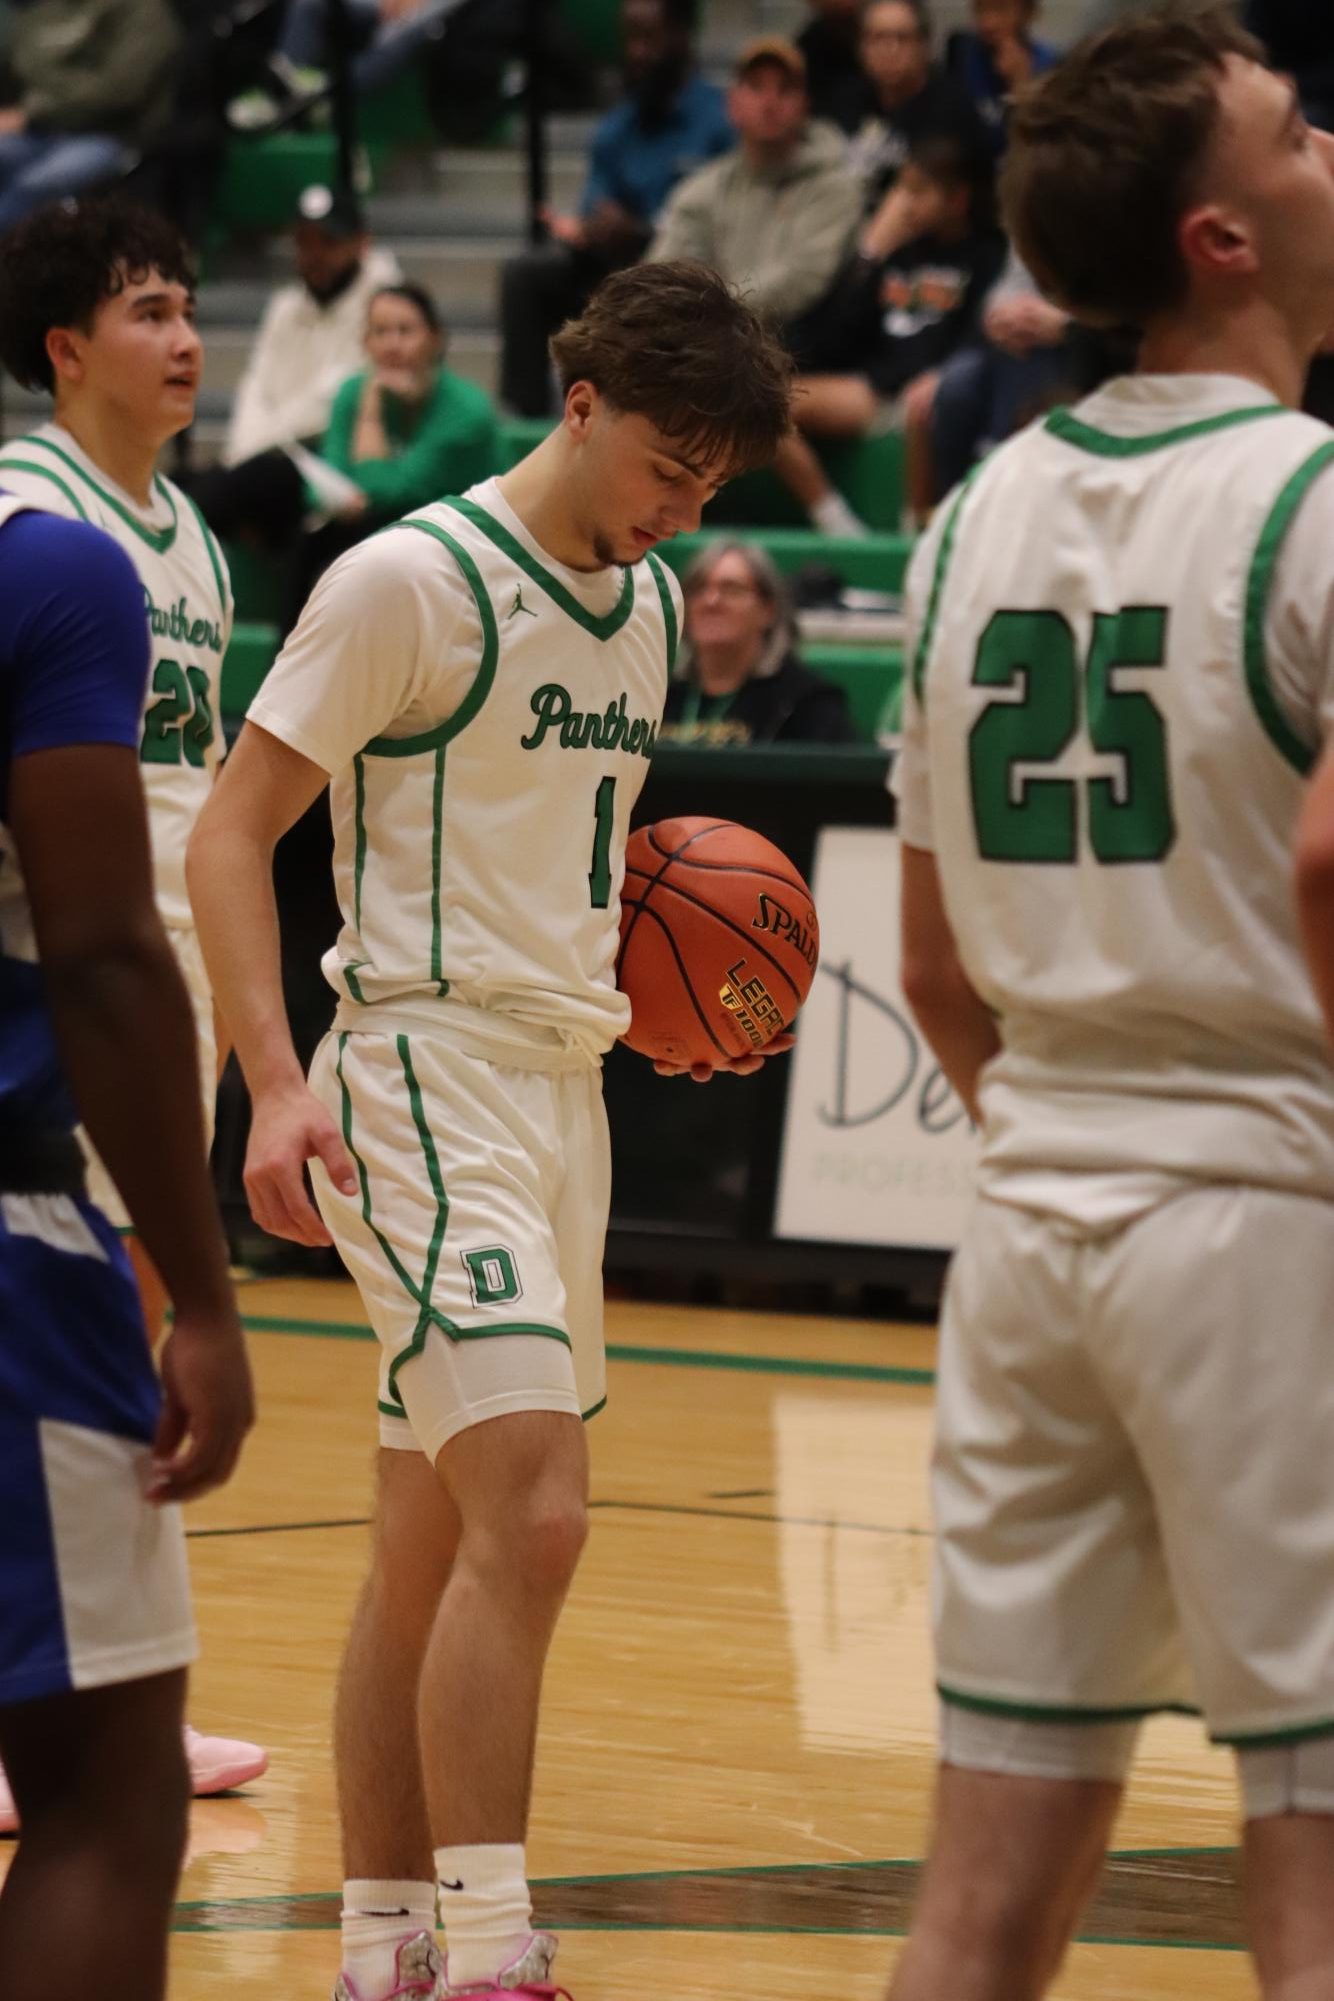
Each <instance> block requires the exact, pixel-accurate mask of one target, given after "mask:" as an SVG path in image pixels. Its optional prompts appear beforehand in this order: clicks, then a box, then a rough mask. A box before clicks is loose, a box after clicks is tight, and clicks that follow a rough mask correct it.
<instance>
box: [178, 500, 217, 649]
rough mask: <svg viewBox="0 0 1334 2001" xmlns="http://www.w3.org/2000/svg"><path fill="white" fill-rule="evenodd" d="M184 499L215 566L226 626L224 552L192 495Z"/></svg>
mask: <svg viewBox="0 0 1334 2001" xmlns="http://www.w3.org/2000/svg"><path fill="white" fill-rule="evenodd" d="M179 490H180V489H173V491H179ZM182 497H183V499H184V501H185V504H186V506H187V507H188V508H189V510H190V512H191V513H192V514H193V515H194V517H195V520H196V521H197V522H198V523H199V533H200V534H201V536H202V537H203V540H204V547H205V548H206V549H207V550H208V559H209V562H210V563H211V564H212V565H213V581H214V583H215V584H216V585H217V587H218V604H219V606H220V608H221V611H222V622H223V624H224V626H225V625H226V623H227V601H228V597H229V591H228V587H227V573H226V568H225V566H224V563H223V555H222V550H221V549H220V548H219V546H218V541H217V537H216V536H215V535H214V533H213V530H212V529H211V528H210V527H209V525H208V523H207V521H205V519H204V517H203V515H202V514H201V513H200V511H199V509H198V508H197V507H196V505H195V503H194V501H193V500H192V499H191V498H190V495H189V494H188V493H183V495H182Z"/></svg>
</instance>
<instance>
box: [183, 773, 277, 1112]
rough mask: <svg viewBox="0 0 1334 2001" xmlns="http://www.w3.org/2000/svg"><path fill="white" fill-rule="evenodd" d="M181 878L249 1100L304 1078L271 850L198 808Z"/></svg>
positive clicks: (210, 979) (257, 840)
mask: <svg viewBox="0 0 1334 2001" xmlns="http://www.w3.org/2000/svg"><path fill="white" fill-rule="evenodd" d="M186 880H187V882H188V885H189V890H190V903H191V907H192V908H193V911H194V917H195V924H196V926H197V928H198V932H199V942H200V945H201V947H202V948H203V953H204V960H205V964H206V965H207V967H208V976H209V983H210V985H211V986H212V989H213V1000H214V1005H215V1006H216V1008H217V1011H218V1014H219V1016H220V1017H221V1020H222V1024H223V1026H224V1028H225V1031H226V1034H227V1037H228V1038H229V1040H230V1042H231V1045H232V1047H233V1048H234V1049H235V1051H236V1055H237V1060H238V1061H239V1063H240V1065H241V1069H242V1071H243V1072H244V1073H245V1080H246V1083H247V1085H248V1086H249V1088H250V1095H251V1097H252V1098H259V1097H264V1096H267V1095H268V1094H270V1093H271V1092H274V1091H281V1090H286V1089H289V1088H299V1087H300V1086H301V1085H302V1084H303V1083H304V1081H305V1080H304V1078H303V1076H302V1073H301V1065H300V1063H299V1062H298V1061H297V1054H296V1050H295V1048H294V1047H293V1044H292V1031H291V1028H290V1027H289V1025H288V1020H287V1007H286V1003H285V1002H284V999H283V982H282V957H281V949H280V938H279V929H278V906H277V901H276V899H275V897H274V893H273V849H272V847H271V846H270V845H269V844H268V842H267V841H266V840H262V839H256V838H255V837H253V836H251V835H248V834H245V833H243V832H241V831H240V830H239V829H237V828H235V827H233V826H230V825H228V824H226V823H225V822H224V823H222V824H218V825H213V824H211V822H210V813H209V809H208V808H205V811H204V814H203V815H202V816H201V818H200V822H199V825H198V827H197V828H196V830H195V834H194V836H193V838H192V840H191V842H190V848H189V852H188V854H187V857H186Z"/></svg>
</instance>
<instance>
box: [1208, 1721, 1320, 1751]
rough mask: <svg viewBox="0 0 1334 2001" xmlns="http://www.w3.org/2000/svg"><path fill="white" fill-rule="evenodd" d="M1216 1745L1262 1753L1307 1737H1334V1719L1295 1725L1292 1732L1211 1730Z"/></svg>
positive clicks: (1298, 1742)
mask: <svg viewBox="0 0 1334 2001" xmlns="http://www.w3.org/2000/svg"><path fill="white" fill-rule="evenodd" d="M1209 1735H1210V1738H1211V1739H1212V1741H1213V1742H1214V1743H1215V1744H1235V1745H1236V1746H1237V1748H1238V1749H1239V1750H1244V1751H1261V1750H1264V1749H1265V1747H1266V1746H1268V1745H1271V1744H1300V1743H1301V1742H1302V1740H1303V1739H1304V1738H1306V1737H1331V1736H1334V1717H1330V1716H1326V1717H1323V1718H1321V1719H1320V1720H1319V1721H1317V1722H1315V1723H1295V1724H1294V1725H1293V1726H1292V1728H1291V1729H1290V1730H1211V1731H1210V1732H1209Z"/></svg>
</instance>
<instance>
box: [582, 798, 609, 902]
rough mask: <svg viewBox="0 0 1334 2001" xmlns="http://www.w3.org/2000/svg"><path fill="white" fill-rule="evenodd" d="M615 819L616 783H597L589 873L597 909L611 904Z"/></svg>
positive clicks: (589, 881) (590, 890)
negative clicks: (591, 861) (591, 857)
mask: <svg viewBox="0 0 1334 2001" xmlns="http://www.w3.org/2000/svg"><path fill="white" fill-rule="evenodd" d="M615 818H616V780H615V779H614V778H603V779H600V780H599V782H598V789H597V797H596V798H595V799H594V801H593V866H592V867H591V868H590V869H589V871H588V900H589V902H590V903H591V904H592V906H593V908H594V910H605V909H606V908H607V905H608V904H609V903H610V902H611V830H612V825H613V823H614V821H615Z"/></svg>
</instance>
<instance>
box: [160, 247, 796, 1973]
mask: <svg viewBox="0 0 1334 2001" xmlns="http://www.w3.org/2000/svg"><path fill="white" fill-rule="evenodd" d="M552 353H553V357H554V359H555V362H556V365H557V368H558V369H559V371H560V375H561V379H562V383H563V385H564V390H565V404H564V412H563V416H562V419H561V421H560V422H559V423H558V425H557V427H556V429H555V430H554V431H553V432H552V434H551V435H550V436H549V437H548V438H546V439H545V440H544V441H543V442H542V444H540V445H539V446H538V447H537V449H536V450H535V451H534V452H533V453H531V454H530V456H529V457H528V458H526V459H525V460H523V461H522V462H521V463H520V464H519V465H517V466H515V467H514V468H513V469H512V470H511V471H510V472H508V473H506V474H504V475H503V476H502V477H501V478H500V479H495V480H487V481H485V482H484V483H483V484H482V485H481V486H478V487H474V488H473V489H472V490H471V492H470V493H468V494H467V495H465V496H464V497H463V498H462V499H459V500H448V501H441V502H438V503H436V504H435V505H433V506H431V507H427V508H425V509H423V510H422V511H421V512H419V513H417V514H415V515H412V516H410V517H409V518H408V519H407V520H406V521H404V522H401V523H399V524H398V525H397V526H396V527H394V528H392V529H389V530H387V531H386V532H385V533H383V534H381V535H379V536H377V537H375V538H374V540H372V541H370V542H366V543H364V544H362V546H361V547H360V548H358V549H355V550H353V551H352V552H351V553H350V554H349V555H347V556H345V557H344V558H343V559H342V561H341V562H339V563H337V564H336V565H335V566H334V567H333V568H332V569H331V570H330V571H329V572H328V573H327V575H326V576H325V577H324V578H323V579H322V580H321V582H320V583H319V585H318V586H317V588H316V590H315V592H314V595H313V596H312V598H311V600H310V603H309V604H308V605H307V607H306V610H305V612H304V614H303V616H302V618H301V620H300V622H299V624H298V625H297V627H296V630H295V631H294V633H293V634H292V637H291V638H290V640H289V641H288V643H287V646H286V647H285V649H284V651H283V653H282V654H281V655H280V657H279V659H278V661H277V663H276V664H275V666H274V668H273V670H272V672H271V674H270V676H269V678H268V680H267V682H266V683H265V686H264V687H263V689H262V690H261V692H260V694H259V697H258V699H257V700H256V702H255V703H254V705H253V707H252V708H251V711H250V716H249V719H248V722H247V724H246V727H245V730H244V732H243V734H242V736H241V738H240V741H239V742H238V744H237V747H236V749H235V751H234V752H233V754H232V756H231V758H230V759H229V760H228V763H227V766H226V767H225V770H224V774H223V777H222V779H221V781H220V782H219V785H218V787H217V789H216V791H215V792H214V795H213V797H212V799H211V800H210V802H209V805H208V806H207V807H206V808H205V811H204V815H203V817H202V820H201V822H200V825H199V829H198V832H197V834H196V837H195V840H194V842H193V843H192V847H191V856H190V886H191V892H192V895H193V898H194V908H195V912H196V916H197V921H198V924H199V931H200V936H201V939H202V941H203V946H204V951H205V955H206V958H207V960H208V964H209V969H210V972H211V974H212V977H213V979H214V982H215V988H216V993H217V997H218V1004H219V1006H220V1008H221V1011H222V1014H223V1016H224V1018H225V1020H226V1022H227V1025H228V1028H229V1030H230V1033H231V1035H232V1038H233V1040H234V1044H235V1047H236V1050H237V1053H238V1056H239V1058H240V1061H241V1063H242V1066H243V1068H244V1071H245V1075H246V1079H247V1082H248V1084H249V1087H250V1092H251V1097H252V1100H253V1105H254V1120H253V1126H252V1131H251V1139H250V1149H249V1156H248V1161H247V1167H246V1185H247V1189H248V1191H249V1195H250V1200H251V1206H252V1208H253V1211H254V1214H255V1218H256V1220H257V1221H258V1222H259V1223H260V1224H261V1226H262V1227H264V1228H265V1229H267V1230H270V1231H273V1232H274V1233H275V1234H277V1235H280V1236H284V1237H289V1238H291V1239H292V1240H293V1241H294V1242H297V1243H302V1244H322V1243H328V1242H329V1241H330V1240H332V1241H333V1242H334V1243H336V1244H337V1246H338V1249H339V1251H340V1253H341V1255H342V1257H343V1259H344V1261H345V1263H346V1264H347V1266H348V1268H349V1270H350V1271H351V1272H352V1274H353V1276H354V1277H355V1278H356V1280H357V1282H358V1284H359V1286H360V1288H361V1292H362V1296H363V1298H364V1301H365V1306H366V1312H367V1314H368V1317H369V1318H370V1321H371V1323H372V1325H373V1326H374V1328H375V1331H376V1333H377V1335H378V1336H379V1339H380V1342H381V1346H382V1364H381V1376H380V1397H379V1412H380V1442H381V1447H382V1450H381V1452H380V1456H379V1479H378V1487H379V1491H378V1498H377V1505H376V1516H375V1531H374V1554H373V1559H372V1566H371V1572H370V1577H369V1579H368V1582H367V1584H366V1587H365V1591H364V1593H363V1596H362V1599H361V1603H360V1606H359V1608H358V1610H357V1613H356V1615H355V1619H354V1622H353V1627H352V1632H351V1636H350V1639H349V1642H348V1648H347V1653H346V1657H345V1660H344V1665H343V1672H342V1680H341V1685H340V1689H339V1696H338V1708H337V1717H336V1723H335V1748H336V1759H337V1766H338V1784H339V1802H340V1812H341V1818H342V1830H343V1842H344V1855H345V1868H346V1878H347V1880H346V1882H345V1884H344V1898H343V1902H344V1913H343V1965H342V1971H341V1973H340V1975H339V1979H338V1984H337V1986H336V1988H335V1994H336V1996H337V1997H339V2001H387V1997H389V1996H396V1997H408V1996H414V1997H422V2001H424V1997H427V1996H431V1997H436V1996H441V1995H469V1996H472V1997H474V2001H512V1997H514V1996H516V1995H517V1996H520V1997H523V1998H524V2001H538V1997H552V1996H555V1995H557V1994H558V1993H561V1992H563V1991H564V1990H561V1989H558V1988H557V1987H556V1986H555V1985H554V1984H553V1983H552V1980H551V1961H552V1957H553V1954H554V1951H555V1945H556V1942H555V1940H554V1939H553V1938H551V1937H550V1936H549V1935H548V1934H545V1933H534V1931H533V1927H532V1917H531V1904H530V1900H529V1893H528V1887H527V1881H526V1869H525V1861H524V1849H523V1843H524V1838H525V1832H526V1826H527V1817H528V1805H529V1793H530V1787H531V1780H532V1767H533V1747H534V1739H535V1735H536V1727H537V1712H538V1698H539V1691H540V1687H541V1680H542V1671H543V1666H544V1663H545V1660H546V1655H547V1650H548V1647H549V1644H550V1641H551V1636H552V1632H553V1629H554V1627H555V1623H556V1620H557V1617H558V1615H559V1612H560V1609H561V1606H562V1603H563V1601H564V1598H565V1595H566V1592H567V1590H568V1588H569V1585H570V1582H571V1579H572V1577H573V1575H574V1570H575V1566H576V1564H577V1562H578V1558H579V1554H580V1551H581V1549H582V1546H583V1542H584V1537H585V1533H586V1503H587V1482H588V1457H587V1448H586V1445H585V1439H584V1431H583V1427H582V1424H581V1422H580V1420H581V1418H583V1417H586V1416H589V1415H591V1414H592V1412H593V1411H594V1410H595V1409H596V1408H597V1407H598V1406H599V1405H600V1404H601V1402H602V1401H603V1394H604V1376H605V1367H604V1356H603V1343H602V1290H601V1270H602V1256H603V1249H604V1240H605V1233H606V1223H607V1211H608V1202H609V1190H610V1173H609V1159H608V1142H607V1129H606V1118H605V1113H604V1110H603V1105H602V1093H601V1080H600V1061H601V1057H602V1055H603V1054H604V1052H605V1051H606V1050H607V1049H608V1048H609V1047H610V1046H611V1044H612V1043H613V1042H614V1041H615V1040H616V1038H617V1037H618V1036H619V1035H621V1034H622V1033H623V1032H624V1030H625V1029H626V1027H627V1026H628V1023H629V1015H630V1007H629V1003H628V1002H627V1000H626V999H625V997H624V995H623V994H621V993H620V992H618V990H617V988H616V986H615V984H614V968H615V962H616V957H617V943H618V932H617V926H618V904H619V896H620V887H621V880H622V873H623V866H624V855H625V845H626V835H627V830H628V827H629V823H630V814H631V809H632V807H633V805H634V802H635V799H636V797H637V795H638V793H639V790H640V787H641V786H642V783H643V780H644V776H645V774H646V772H647V769H648V759H649V756H650V754H651V752H652V749H653V744H654V741H655V738H656V734H657V726H658V723H659V720H660V718H661V715H662V706H663V701H664V697H665V693H666V687H667V676H668V672H669V667H670V661H671V657H672V652H673V649H674V647H675V644H676V636H677V633H678V631H679V630H680V623H681V601H680V593H679V589H678V586H677V585H676V583H675V581H674V579H673V578H672V577H671V576H670V574H669V573H668V571H667V570H666V569H665V568H664V566H663V565H662V564H661V562H660V561H659V560H658V559H657V558H656V557H655V556H654V555H653V554H652V553H651V552H652V549H653V545H654V543H655V542H657V541H659V540H660V539H663V538H665V537H670V536H672V535H675V534H677V533H679V532H681V531H682V530H690V529H694V528H695V527H697V526H698V523H699V518H700V511H701V509H702V507H703V506H704V504H705V502H706V501H707V500H709V499H710V498H711V497H712V495H713V494H714V493H715V492H716V491H717V490H718V488H719V487H720V486H721V485H722V484H723V483H724V481H726V480H727V479H729V478H730V477H731V476H732V475H733V474H734V473H736V472H738V471H740V470H741V469H742V468H743V467H746V466H750V465H757V464H761V463H764V462H765V461H767V460H768V459H769V458H770V457H771V456H772V454H773V451H774V448H775V446H776V444H777V442H778V440H779V438H780V437H781V436H782V435H783V433H784V431H785V430H786V428H787V421H788V364H787V361H786V359H785V357H784V355H783V354H782V352H781V351H780V349H779V348H778V347H777V345H776V344H775V343H774V341H773V340H772V339H771V338H770V336H769V335H768V334H767V333H766V331H765V329H764V327H763V326H762V325H761V323H760V322H759V320H758V319H757V318H756V317H755V315H754V314H753V313H752V312H751V311H750V309H749V308H748V307H746V306H745V305H744V304H742V303H741V301H740V300H739V299H738V298H737V297H736V295H735V294H734V293H732V292H731V291H730V290H729V289H728V287H727V286H726V285H725V284H724V282H723V281H722V280H721V279H719V278H718V277H717V276H716V275H714V274H713V273H712V272H710V271H708V270H706V269H705V268H704V267H703V266H699V265H691V264H673V263H664V264H650V265H644V266H637V267H634V268H632V269H630V270H627V271H622V272H619V273H617V274H616V275H614V276H613V277H611V278H609V279H608V280H607V281H606V283H605V284H604V285H603V286H602V287H601V289H600V290H599V291H598V293H597V294H596V295H595V297H594V298H593V300H592V301H591V303H590V305H589V306H588V308H587V310H586V311H585V313H584V314H583V316H582V317H581V318H580V319H578V320H576V321H573V322H571V323H570V324H569V325H567V326H566V327H564V328H563V329H562V331H561V332H560V333H559V334H558V335H557V336H556V338H555V339H554V341H553V343H552ZM330 781H332V790H331V806H332V814H333V821H334V833H335V862H334V866H335V873H336V878H337V887H338V892H339V899H340V904H341V908H342V914H343V929H342V932H341V935H340V937H339V940H338V943H337V945H336V946H335V947H334V949H333V951H332V952H331V953H330V955H329V957H328V959H327V960H326V962H325V969H326V972H327V974H328V977H329V979H330V981H331V983H332V984H333V986H334V987H335V989H336V991H337V993H338V995H339V1006H338V1012H337V1015H336V1018H335V1025H334V1029H333V1031H332V1032H331V1034H330V1035H329V1037H328V1038H327V1039H326V1041H325V1042H324V1044H323V1045H322V1046H321V1048H320V1049H319V1051H318V1052H317V1054H316V1057H315V1060H314V1064H313V1066H312V1070H311V1076H310V1082H309V1084H307V1082H306V1079H305V1078H304V1077H303V1076H302V1075H301V1072H300V1069H299V1067H298V1064H297V1060H296V1056H295V1053H294V1051H293V1048H292V1042H291V1037H290V1034H289V1031H288V1027H287V1020H286V1015H285V1012H284V1008H283V999H282V989H281V983H280V978H279V960H278V927H277V919H276V913H275V907H274V898H273V884H272V858H273V849H274V846H275V844H276V842H277V841H278V839H279V838H280V836H281V835H282V834H283V833H284V832H285V831H286V829H287V828H288V827H289V826H291V825H292V823H293V822H294V821H295V820H296V819H297V818H298V817H299V816H300V814H301V813H303V812H304V811H305V809H306V808H307V806H308V805H309V804H310V803H311V802H312V801H313V800H314V799H315V798H316V797H317V796H318V795H319V793H320V792H321V791H322V790H323V788H324V787H325V786H326V785H327V784H330ZM785 1045H786V1038H784V1037H782V1036H779V1037H777V1038H776V1039H775V1040H774V1041H773V1042H771V1043H770V1045H769V1046H770V1048H778V1047H783V1046H785ZM760 1060H762V1059H761V1058H760V1057H759V1056H758V1055H756V1054H751V1055H749V1056H742V1057H740V1058H739V1059H738V1060H736V1061H731V1060H729V1059H727V1058H725V1057H722V1056H721V1055H720V1056H719V1059H718V1061H717V1063H715V1064H713V1065H711V1066H709V1067H710V1068H711V1069H715V1068H731V1069H739V1070H745V1069H750V1068H753V1067H755V1065H756V1063H757V1062H758V1061H760ZM679 1067H689V1066H679ZM308 1161H309V1162H310V1165H311V1171H312V1179H313V1183H314V1188H315V1196H316V1201H317V1202H318V1205H319V1212H320V1213H319V1214H317V1213H316V1211H315V1210H314V1209H313V1208H312V1207H311V1204H310V1201H309V1199H308V1197H307V1194H306V1191H305V1187H304V1182H303V1171H304V1168H305V1164H306V1163H307V1162H308ZM437 1899H439V1902H440V1906H441V1914H442V1917H443V1922H444V1927H445V1934H446V1945H447V1949H448V1950H447V1958H446V1959H445V1961H444V1962H443V1964H442V1962H441V1959H440V1955H439V1954H438V1952H437V1951H436V1947H435V1943H434V1939H433V1932H434V1926H435V1921H436V1907H437Z"/></svg>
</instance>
